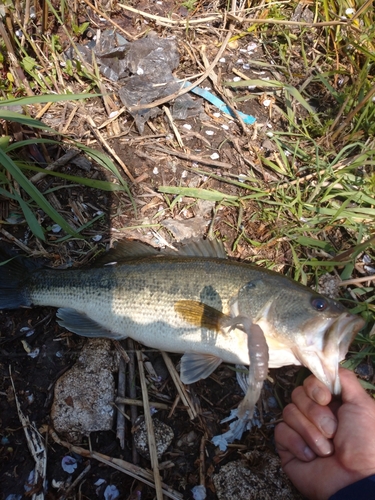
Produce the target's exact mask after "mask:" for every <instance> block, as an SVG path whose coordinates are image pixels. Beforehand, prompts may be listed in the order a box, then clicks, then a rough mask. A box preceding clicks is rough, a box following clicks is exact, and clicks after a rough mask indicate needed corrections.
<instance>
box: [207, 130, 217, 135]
mask: <svg viewBox="0 0 375 500" xmlns="http://www.w3.org/2000/svg"><path fill="white" fill-rule="evenodd" d="M205 132H206V134H207V135H215V132H214V131H213V130H206V131H205Z"/></svg>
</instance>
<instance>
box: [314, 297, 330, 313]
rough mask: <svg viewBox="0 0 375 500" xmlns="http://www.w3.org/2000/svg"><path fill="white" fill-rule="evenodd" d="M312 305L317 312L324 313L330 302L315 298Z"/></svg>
mask: <svg viewBox="0 0 375 500" xmlns="http://www.w3.org/2000/svg"><path fill="white" fill-rule="evenodd" d="M311 305H312V306H313V308H314V309H315V310H316V311H324V310H325V309H327V307H328V301H327V300H326V299H325V298H324V297H314V298H313V299H312V300H311Z"/></svg>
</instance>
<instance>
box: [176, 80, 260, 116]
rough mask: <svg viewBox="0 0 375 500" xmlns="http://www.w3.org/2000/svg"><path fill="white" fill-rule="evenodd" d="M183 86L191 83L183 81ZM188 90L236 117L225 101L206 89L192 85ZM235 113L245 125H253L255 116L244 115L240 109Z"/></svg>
mask: <svg viewBox="0 0 375 500" xmlns="http://www.w3.org/2000/svg"><path fill="white" fill-rule="evenodd" d="M183 86H184V87H185V88H186V87H190V86H191V83H190V82H185V83H184V85H183ZM190 92H193V93H194V94H197V95H199V96H200V97H203V99H205V100H206V101H208V102H210V103H211V104H213V105H214V106H216V107H217V108H218V110H219V111H221V112H222V113H226V114H227V115H230V116H233V118H235V117H236V115H235V114H234V113H233V111H232V110H231V109H230V108H229V107H228V106H227V105H226V104H225V102H223V101H222V100H221V99H219V98H218V97H216V96H215V95H213V94H211V92H209V91H208V90H206V89H202V88H200V87H194V88H192V89H191V91H190ZM237 113H238V114H239V115H240V117H241V118H242V120H243V121H244V123H246V125H253V123H255V121H256V118H255V117H254V116H252V115H245V113H242V112H241V111H237Z"/></svg>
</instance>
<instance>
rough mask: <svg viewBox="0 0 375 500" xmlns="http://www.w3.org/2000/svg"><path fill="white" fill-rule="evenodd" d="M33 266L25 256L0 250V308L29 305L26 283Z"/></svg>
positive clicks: (16, 307)
mask: <svg viewBox="0 0 375 500" xmlns="http://www.w3.org/2000/svg"><path fill="white" fill-rule="evenodd" d="M33 268H34V269H35V265H32V263H31V262H30V261H29V260H28V259H27V258H26V257H22V256H18V255H13V256H12V255H9V254H7V253H6V252H5V251H4V250H3V249H1V250H0V309H18V308H19V307H29V306H31V300H30V298H29V294H28V291H27V287H26V284H27V280H28V278H29V275H30V271H31V270H32V269H33Z"/></svg>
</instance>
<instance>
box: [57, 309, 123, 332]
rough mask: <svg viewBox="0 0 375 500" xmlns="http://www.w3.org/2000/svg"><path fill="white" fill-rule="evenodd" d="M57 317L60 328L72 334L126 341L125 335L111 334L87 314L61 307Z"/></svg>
mask: <svg viewBox="0 0 375 500" xmlns="http://www.w3.org/2000/svg"><path fill="white" fill-rule="evenodd" d="M56 316H57V317H58V318H59V319H58V320H57V322H58V324H59V325H60V326H63V327H64V328H66V329H67V330H69V331H70V332H73V333H76V334H77V335H82V336H83V337H104V338H107V339H119V338H121V339H124V338H126V337H125V336H124V335H120V334H118V333H114V332H111V331H110V330H107V329H106V328H104V327H103V326H101V325H99V323H97V322H96V321H94V320H93V319H91V318H89V317H88V316H87V315H86V314H85V313H82V312H79V311H77V310H76V309H72V308H69V307H61V308H60V309H58V310H57V313H56Z"/></svg>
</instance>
